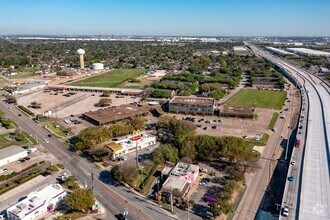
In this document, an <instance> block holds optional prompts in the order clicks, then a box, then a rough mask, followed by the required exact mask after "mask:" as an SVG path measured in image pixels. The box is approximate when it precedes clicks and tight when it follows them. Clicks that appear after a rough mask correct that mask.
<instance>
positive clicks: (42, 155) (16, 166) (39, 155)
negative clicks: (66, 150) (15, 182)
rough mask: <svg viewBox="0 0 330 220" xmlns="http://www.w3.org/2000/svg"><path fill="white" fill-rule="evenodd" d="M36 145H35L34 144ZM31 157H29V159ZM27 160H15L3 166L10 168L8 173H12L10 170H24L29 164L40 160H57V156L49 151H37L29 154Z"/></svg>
mask: <svg viewBox="0 0 330 220" xmlns="http://www.w3.org/2000/svg"><path fill="white" fill-rule="evenodd" d="M33 147H35V146H33ZM27 158H29V159H27ZM27 158H26V159H25V160H21V161H15V162H12V163H9V164H7V165H5V166H3V167H5V168H7V169H8V172H7V173H10V172H14V171H15V172H20V171H21V170H23V169H24V168H27V167H29V166H31V165H32V164H34V163H38V162H40V161H47V162H48V161H49V162H56V161H57V160H56V158H55V157H54V156H53V155H52V154H50V153H48V152H42V151H39V150H37V151H35V152H33V153H31V154H28V157H27Z"/></svg>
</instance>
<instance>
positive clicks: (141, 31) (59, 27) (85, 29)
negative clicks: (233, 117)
mask: <svg viewBox="0 0 330 220" xmlns="http://www.w3.org/2000/svg"><path fill="white" fill-rule="evenodd" d="M329 9H330V1H328V0H314V1H308V0H300V1H291V0H287V1H285V0H269V1H265V0H263V1H261V0H253V1H248V0H190V1H184V0H159V1H152V0H146V1H139V0H135V1H134V0H120V1H113V0H108V1H106V0H95V1H87V0H67V1H65V0H57V1H47V0H26V1H23V0H2V1H1V2H0V34H3V35H11V34H15V35H16V34H17V35H141V36H321V37H322V36H325V37H326V36H330V28H329V27H328V26H329V22H330V13H329Z"/></svg>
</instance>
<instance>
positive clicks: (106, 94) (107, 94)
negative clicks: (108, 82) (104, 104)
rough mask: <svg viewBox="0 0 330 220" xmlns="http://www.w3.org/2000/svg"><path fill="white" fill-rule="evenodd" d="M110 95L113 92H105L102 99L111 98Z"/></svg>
mask: <svg viewBox="0 0 330 220" xmlns="http://www.w3.org/2000/svg"><path fill="white" fill-rule="evenodd" d="M110 95H111V92H110V91H108V90H105V91H103V93H102V97H110Z"/></svg>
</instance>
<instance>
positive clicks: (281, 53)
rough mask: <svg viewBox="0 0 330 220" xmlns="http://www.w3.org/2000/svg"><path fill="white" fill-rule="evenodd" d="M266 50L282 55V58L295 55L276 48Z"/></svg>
mask: <svg viewBox="0 0 330 220" xmlns="http://www.w3.org/2000/svg"><path fill="white" fill-rule="evenodd" d="M265 48H266V50H268V51H270V52H272V53H275V54H277V55H280V56H283V55H294V54H293V53H290V52H288V51H285V50H281V49H278V48H275V47H265Z"/></svg>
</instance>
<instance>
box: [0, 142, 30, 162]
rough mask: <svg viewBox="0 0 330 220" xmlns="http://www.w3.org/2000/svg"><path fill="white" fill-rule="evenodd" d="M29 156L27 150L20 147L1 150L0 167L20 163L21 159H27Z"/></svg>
mask: <svg viewBox="0 0 330 220" xmlns="http://www.w3.org/2000/svg"><path fill="white" fill-rule="evenodd" d="M27 155H28V152H27V150H25V149H23V148H21V147H18V146H11V147H6V148H3V149H1V150H0V167H1V166H4V165H6V164H9V163H12V162H15V161H18V160H19V159H21V158H24V157H27Z"/></svg>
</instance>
